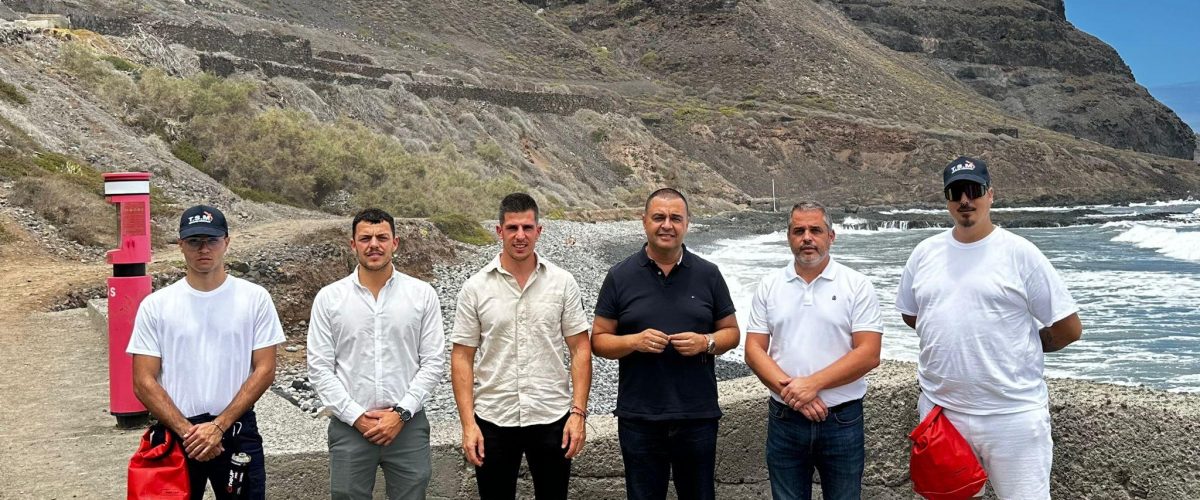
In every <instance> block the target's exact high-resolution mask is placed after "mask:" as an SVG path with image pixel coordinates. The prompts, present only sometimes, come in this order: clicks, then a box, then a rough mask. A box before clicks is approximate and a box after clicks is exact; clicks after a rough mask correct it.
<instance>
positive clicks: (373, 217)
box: [350, 208, 396, 238]
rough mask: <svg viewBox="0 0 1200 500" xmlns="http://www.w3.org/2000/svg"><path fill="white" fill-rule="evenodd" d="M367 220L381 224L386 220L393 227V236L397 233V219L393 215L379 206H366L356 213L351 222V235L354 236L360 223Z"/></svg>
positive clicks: (369, 222)
mask: <svg viewBox="0 0 1200 500" xmlns="http://www.w3.org/2000/svg"><path fill="white" fill-rule="evenodd" d="M363 221H366V222H367V223H368V224H379V223H380V222H386V223H388V225H389V226H391V227H392V236H395V235H396V219H394V218H392V215H391V214H389V213H387V212H384V211H383V210H381V209H378V208H364V209H362V211H360V212H358V213H357V214H354V221H353V222H351V223H350V237H351V238H353V237H354V235H355V233H354V232H355V231H357V230H358V223H359V222H363Z"/></svg>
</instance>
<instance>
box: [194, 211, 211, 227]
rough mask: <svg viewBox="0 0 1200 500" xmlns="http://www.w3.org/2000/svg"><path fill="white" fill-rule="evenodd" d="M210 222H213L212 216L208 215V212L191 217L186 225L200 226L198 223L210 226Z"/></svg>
mask: <svg viewBox="0 0 1200 500" xmlns="http://www.w3.org/2000/svg"><path fill="white" fill-rule="evenodd" d="M212 221H213V216H212V214H210V213H208V212H203V213H201V214H200V215H193V216H191V217H188V225H189V226H190V225H192V224H200V223H204V224H212Z"/></svg>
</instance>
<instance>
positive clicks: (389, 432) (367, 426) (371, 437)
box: [354, 408, 404, 446]
mask: <svg viewBox="0 0 1200 500" xmlns="http://www.w3.org/2000/svg"><path fill="white" fill-rule="evenodd" d="M354 428H355V429H357V430H358V432H360V433H361V434H362V435H363V437H365V438H367V441H370V442H371V444H374V445H379V446H387V445H389V444H392V441H395V440H396V436H399V435H400V430H401V429H403V428H404V421H403V420H401V419H400V414H398V413H396V412H395V411H392V410H391V409H390V408H389V409H383V410H371V411H368V412H366V413H363V414H362V415H359V417H358V419H357V420H355V421H354Z"/></svg>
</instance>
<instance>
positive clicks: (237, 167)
mask: <svg viewBox="0 0 1200 500" xmlns="http://www.w3.org/2000/svg"><path fill="white" fill-rule="evenodd" d="M926 3H928V5H926ZM926 3H917V2H913V3H911V4H903V3H887V2H872V3H869V4H868V3H851V2H836V3H829V2H811V1H806V0H790V1H781V2H750V1H736V0H707V1H701V2H695V1H685V0H656V1H653V2H651V1H642V0H622V1H618V2H610V1H607V0H591V1H585V2H578V1H545V2H537V1H532V0H531V1H529V2H524V3H522V2H516V1H502V2H477V1H475V0H445V1H441V2H391V1H379V0H348V1H347V2H343V3H341V4H338V5H339V6H338V7H337V8H330V7H329V6H328V4H326V3H324V2H316V1H307V0H297V1H291V2H286V3H276V2H252V3H251V2H239V1H233V0H215V1H199V0H189V1H187V2H183V3H180V2H176V1H167V0H156V1H150V2H142V3H139V4H138V5H137V6H134V5H133V4H130V3H119V2H118V3H113V2H100V1H96V0H68V1H64V0H19V1H12V0H3V1H0V5H3V7H4V8H5V9H6V10H0V14H3V15H5V16H7V17H20V16H24V15H26V14H27V13H55V14H62V15H66V16H69V17H70V18H71V21H72V25H73V27H74V28H75V29H74V30H57V31H54V30H50V31H46V30H43V31H37V32H32V33H24V34H21V35H20V36H13V37H9V38H5V40H8V41H6V42H5V43H3V44H0V80H2V81H3V82H4V83H6V84H8V85H9V87H8V88H11V89H12V93H13V95H14V97H13V98H12V99H0V111H2V112H3V113H2V114H3V117H4V120H0V141H2V142H3V144H2V145H0V149H4V150H5V151H9V154H13V155H17V156H18V157H23V156H21V155H26V156H27V157H29V158H33V156H36V155H39V154H42V153H43V152H58V153H65V154H67V155H70V156H71V157H72V158H74V159H75V160H76V161H77V163H78V164H79V165H86V166H88V167H91V168H93V169H95V170H100V171H106V170H114V169H122V168H138V169H146V170H150V171H152V172H155V173H156V174H157V175H156V176H155V178H154V179H155V180H154V182H155V185H156V186H158V187H160V188H161V189H163V190H164V192H165V193H166V194H167V195H169V196H171V197H172V198H173V199H174V200H176V201H178V202H179V203H181V204H182V203H184V202H190V201H192V200H198V199H214V197H215V199H216V200H217V201H222V200H228V201H230V202H234V201H236V200H241V199H247V200H255V202H277V203H288V204H293V205H297V206H299V207H302V208H307V209H317V210H325V211H331V212H345V211H347V210H351V209H353V208H354V207H356V206H361V205H363V204H368V203H370V204H382V205H384V206H385V207H388V208H391V209H393V210H394V211H395V212H397V213H399V214H402V215H409V216H429V215H436V214H437V213H442V212H445V211H456V212H464V213H468V214H470V215H474V216H480V217H482V216H486V215H487V214H488V213H490V209H487V208H486V207H489V206H491V205H492V204H493V203H494V202H495V199H498V196H499V194H502V192H503V191H505V190H511V189H525V190H529V191H531V192H532V193H534V195H535V196H537V197H539V199H541V200H544V204H545V205H546V206H547V208H548V210H549V211H551V212H553V213H565V212H571V211H580V210H598V209H612V208H621V207H629V206H637V205H639V203H640V199H641V198H642V197H643V196H645V194H646V193H648V192H649V191H650V190H652V189H654V188H656V187H659V186H662V185H673V186H676V187H679V188H682V189H683V190H684V191H685V192H687V193H689V194H691V195H692V197H693V200H694V201H695V204H696V205H697V207H699V208H701V209H704V210H724V209H731V208H737V207H745V206H747V204H748V203H749V202H750V201H751V200H752V199H755V198H760V197H763V196H769V195H770V193H771V188H772V185H773V184H774V186H775V188H776V192H777V193H778V194H779V195H780V196H781V198H783V201H784V202H785V203H786V202H788V201H789V200H794V199H797V198H802V197H803V198H815V199H818V200H820V201H823V202H826V203H830V204H834V205H862V204H912V203H929V202H932V203H938V200H939V196H940V194H939V193H940V189H939V188H940V186H939V185H938V173H939V171H940V168H941V166H943V165H944V164H945V163H946V162H947V161H949V159H951V158H953V157H955V156H957V155H959V154H969V155H978V156H982V157H984V158H986V159H988V160H989V164H990V165H991V166H992V168H993V170H994V172H995V174H994V175H995V176H996V180H997V183H998V186H1002V187H1003V190H1002V191H1001V193H1002V195H1001V198H1002V200H1003V202H1006V203H1031V202H1032V203H1057V202H1064V201H1074V202H1082V201H1107V202H1112V201H1124V200H1134V199H1139V200H1140V199H1147V198H1165V197H1172V198H1173V197H1185V196H1188V195H1191V194H1192V193H1195V192H1196V191H1200V169H1197V166H1196V164H1195V163H1193V162H1190V161H1183V160H1177V159H1173V158H1170V157H1168V156H1163V155H1164V154H1165V155H1173V156H1178V157H1188V156H1189V155H1188V154H1183V153H1182V151H1184V150H1186V151H1188V152H1191V151H1192V150H1193V149H1194V145H1195V139H1194V136H1192V135H1190V134H1187V135H1186V137H1184V138H1178V137H1174V136H1172V135H1171V134H1168V133H1166V132H1164V130H1165V129H1166V128H1167V127H1166V126H1165V125H1164V126H1162V127H1156V126H1151V125H1150V123H1151V122H1153V123H1159V124H1170V123H1175V122H1177V121H1178V120H1175V119H1174V117H1173V115H1170V114H1169V112H1166V111H1163V112H1162V113H1159V112H1157V111H1155V110H1156V109H1160V108H1161V105H1159V104H1158V103H1157V102H1155V101H1153V99H1150V98H1149V96H1148V95H1144V91H1143V90H1142V89H1141V87H1138V86H1136V84H1134V83H1133V82H1132V80H1130V79H1129V74H1128V69H1127V68H1126V67H1125V66H1124V64H1123V63H1122V62H1121V61H1120V59H1119V58H1118V57H1117V56H1116V54H1115V53H1114V52H1112V51H1111V49H1109V48H1107V46H1104V45H1103V44H1102V43H1100V42H1098V41H1096V40H1094V39H1091V38H1090V37H1088V36H1086V35H1084V34H1082V33H1079V32H1078V31H1075V30H1073V29H1072V28H1071V27H1070V26H1069V25H1068V24H1066V23H1065V21H1062V12H1061V5H1060V4H1058V3H1056V2H1051V1H1049V0H1047V1H1044V2H1040V3H1024V2H1017V1H1016V0H1012V1H1011V2H1001V1H999V0H996V1H994V2H990V3H985V4H980V5H979V6H974V5H975V4H969V3H967V2H961V4H962V5H958V3H954V2H926ZM956 5H958V6H957V7H956ZM966 5H971V6H973V7H968V6H966ZM922 6H924V7H922ZM935 7H936V8H935ZM920 8H928V9H931V10H930V12H931V14H929V15H925V14H922V12H923V11H918V10H917V9H920ZM939 9H940V10H939ZM5 12H9V13H7V14H5ZM938 13H941V14H940V15H941V16H942V17H939V15H935V14H938ZM898 19H908V20H909V21H912V22H909V21H897V20H898ZM939 19H941V21H938V20H939ZM918 21H919V22H918ZM955 22H959V23H962V24H963V25H964V26H974V25H975V24H978V25H979V26H990V25H993V24H996V25H999V26H1002V28H1003V29H1000V28H996V29H995V30H994V31H992V32H989V33H991V34H989V35H988V37H990V38H988V37H981V38H979V39H981V40H993V39H995V40H1006V39H1010V38H1011V39H1012V40H1011V41H1009V42H996V43H990V44H989V43H982V42H979V43H977V39H976V38H969V37H965V36H961V35H954V36H950V35H944V36H943V38H937V39H934V38H931V37H928V36H925V35H927V34H930V33H934V32H937V31H938V30H939V28H937V26H941V24H938V23H950V24H954V23H955ZM905 23H907V24H905ZM972 23H975V24H972ZM894 24H899V25H904V26H908V28H906V29H909V30H908V31H904V30H901V29H900V28H896V27H894V26H893V25H894ZM97 34H98V35H97ZM885 34H890V35H888V36H892V35H894V37H893V38H895V40H901V39H904V40H910V41H911V40H916V41H920V42H921V43H922V44H923V45H920V49H921V50H918V51H912V50H908V49H912V48H913V47H909V46H907V45H905V44H904V43H901V42H897V41H895V40H892V39H890V38H888V37H887V36H884V35H885ZM904 37H908V38H904ZM1038 37H1042V38H1038ZM1043 39H1053V40H1058V41H1060V43H1034V41H1038V40H1043ZM881 40H882V41H883V42H884V43H880V41H881ZM995 40H993V41H995ZM905 43H907V42H905ZM80 47H84V48H83V49H81V48H80ZM897 48H899V49H903V50H895V49H897ZM1036 64H1042V66H1036ZM205 75H215V77H213V76H205ZM971 75H973V76H971ZM1039 75H1040V76H1039ZM968 76H970V77H969V78H968ZM1035 76H1037V77H1038V78H1043V77H1044V78H1043V80H1044V81H1043V80H1037V78H1034V77H1035ZM993 80H995V81H1000V80H1003V81H1004V82H1006V83H1005V85H999V84H996V85H993V86H980V85H982V84H983V83H986V82H989V81H993ZM1035 80H1037V82H1042V83H1036V82H1035V83H1030V84H1029V85H1026V86H1016V85H1015V84H1012V82H1016V81H1024V82H1034V81H1035ZM964 81H965V82H968V85H963V82H964ZM970 82H976V83H978V84H979V85H975V84H971V83H970ZM1053 82H1059V83H1053ZM1063 82H1066V83H1063ZM1071 82H1074V83H1071ZM1104 82H1125V83H1122V84H1121V85H1122V86H1112V85H1108V84H1107V83H1105V84H1104V85H1101V83H1104ZM1068 83H1070V84H1071V85H1073V86H1071V87H1069V88H1070V89H1074V90H1070V91H1069V92H1068V87H1067V86H1066V85H1067V84H1068ZM989 85H990V84H989ZM993 87H994V88H993ZM981 89H983V90H987V89H991V90H987V92H992V94H991V96H992V97H998V98H996V99H993V98H989V97H985V95H981V93H980V92H981ZM1072 93H1073V94H1072ZM985 94H986V92H985ZM1001 94H1003V95H1004V96H1008V97H999V96H1001ZM1126 94H1128V95H1129V96H1131V97H1128V98H1124V97H1121V96H1122V95H1126ZM1072 95H1075V96H1076V97H1078V99H1076V98H1075V97H1071V96H1072ZM1079 96H1083V97H1079ZM1022 99H1024V100H1022ZM1030 99H1033V100H1030ZM1036 99H1044V100H1046V101H1048V102H1050V103H1052V104H1054V105H1050V104H1047V103H1043V102H1042V101H1039V100H1036ZM1093 101H1100V102H1103V103H1105V104H1106V105H1105V106H1096V105H1093ZM1113 102H1117V103H1120V104H1119V105H1116V104H1112V103H1113ZM1063 103H1073V104H1071V105H1070V106H1068V107H1063V106H1066V104H1063ZM1014 106H1015V107H1014ZM1055 106H1059V107H1055ZM1122 106H1124V107H1122ZM1156 106H1157V108H1156ZM1104 113H1111V114H1112V117H1111V118H1110V119H1108V121H1105V120H1103V119H1101V117H1102V115H1103V114H1104ZM1035 115H1036V116H1035ZM1043 115H1044V116H1043ZM1104 116H1107V115H1104ZM1139 119H1141V120H1143V121H1137V120H1139ZM1172 120H1174V121H1172ZM1081 127H1084V128H1086V127H1090V128H1087V129H1086V130H1096V131H1099V130H1107V131H1109V132H1111V135H1112V139H1111V140H1110V139H1104V138H1102V137H1093V136H1091V135H1088V133H1085V132H1086V130H1084V128H1081ZM1183 130H1185V131H1186V128H1184V129H1183ZM1118 137H1120V138H1124V139H1125V140H1128V141H1132V142H1130V143H1116V142H1113V141H1116V140H1117V138H1118ZM1089 138H1091V139H1094V140H1088V139H1089ZM1105 144H1108V145H1105ZM1142 146H1145V147H1142ZM5 148H6V149H5ZM1128 148H1134V149H1139V150H1143V151H1150V152H1154V153H1157V154H1147V153H1142V152H1138V151H1133V150H1130V149H1128ZM1156 148H1157V149H1156ZM14 152H15V153H14ZM30 161H31V162H32V160H30ZM27 163H29V164H30V165H32V164H33V163H30V162H27ZM72 165H74V163H72ZM22 168H25V167H22ZM30 168H32V167H30ZM59 170H61V169H59ZM68 170H70V171H72V172H74V171H76V170H71V169H68ZM27 171H28V169H25V170H22V169H8V170H5V169H0V177H3V176H7V177H6V178H11V177H12V176H20V175H24V174H22V172H27ZM247 213H249V214H250V215H253V211H252V210H248V211H247Z"/></svg>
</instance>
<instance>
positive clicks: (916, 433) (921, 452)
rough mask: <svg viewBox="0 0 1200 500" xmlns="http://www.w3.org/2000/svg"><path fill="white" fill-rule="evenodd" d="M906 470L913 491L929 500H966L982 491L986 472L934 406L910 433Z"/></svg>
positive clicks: (952, 426)
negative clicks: (910, 443)
mask: <svg viewBox="0 0 1200 500" xmlns="http://www.w3.org/2000/svg"><path fill="white" fill-rule="evenodd" d="M908 439H911V440H912V442H913V447H912V456H911V457H909V461H908V468H909V472H910V474H911V476H912V483H913V491H915V492H917V494H918V495H921V496H923V497H925V498H928V499H929V500H966V499H968V498H971V497H973V496H975V494H976V493H979V491H980V490H981V489H983V483H984V482H986V481H987V472H984V470H983V466H981V465H979V459H978V458H976V457H975V453H974V452H973V451H971V445H970V444H968V443H967V440H966V439H963V437H962V434H959V433H958V429H955V428H954V424H952V423H950V419H948V418H946V416H945V415H942V407H941V406H936V405H935V406H934V407H933V410H932V411H930V412H929V414H928V415H926V416H925V420H923V421H921V423H920V424H918V425H917V428H916V429H913V431H912V434H909V435H908Z"/></svg>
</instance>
